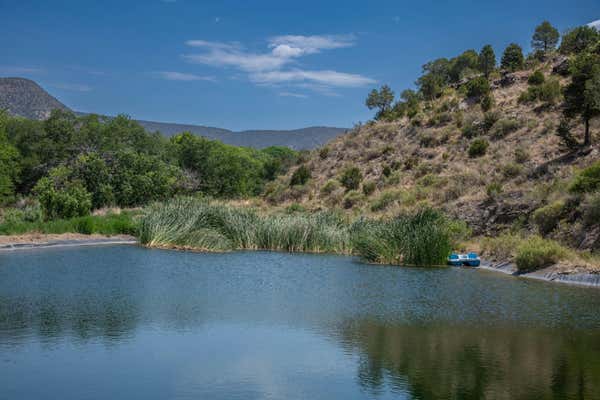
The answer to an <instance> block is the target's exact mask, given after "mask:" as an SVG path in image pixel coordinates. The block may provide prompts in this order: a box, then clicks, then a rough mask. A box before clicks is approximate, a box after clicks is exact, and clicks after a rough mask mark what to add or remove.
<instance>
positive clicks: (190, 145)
mask: <svg viewBox="0 0 600 400" xmlns="http://www.w3.org/2000/svg"><path fill="white" fill-rule="evenodd" d="M297 157H298V155H297V153H296V152H294V151H293V150H290V149H288V148H282V147H271V148H267V149H264V150H255V149H250V148H243V147H236V146H230V145H226V144H223V143H221V142H218V141H211V140H208V139H205V138H202V137H198V136H194V135H192V134H190V133H181V134H179V135H177V136H175V137H173V138H171V139H167V138H164V137H163V136H161V135H160V134H159V133H158V132H154V133H150V132H147V131H145V130H144V128H143V127H142V126H140V125H139V124H138V123H137V122H136V121H133V120H131V119H130V118H128V117H127V116H118V117H115V118H105V117H99V116H97V115H86V116H81V117H77V116H75V115H74V114H72V113H70V112H65V111H60V110H55V111H54V112H52V114H51V115H50V117H49V118H48V119H47V120H45V121H33V120H27V119H23V118H15V117H10V116H8V115H7V114H6V113H0V205H2V204H4V205H6V204H9V203H11V202H14V201H15V200H16V199H17V198H19V197H27V196H35V197H36V198H37V199H38V200H39V201H40V204H41V205H42V208H43V210H44V213H45V216H46V218H49V219H52V218H66V217H73V216H79V215H85V214H87V213H89V212H90V211H91V210H93V209H96V208H101V207H106V206H120V207H133V206H139V205H143V204H146V203H148V202H150V201H154V200H161V199H165V198H168V197H170V196H173V195H175V194H178V193H186V194H193V193H202V194H205V195H209V196H215V197H225V198H232V197H245V196H251V195H256V194H258V193H259V192H260V191H261V190H262V187H263V185H264V184H265V182H266V181H268V180H272V179H274V178H275V177H276V176H277V175H279V174H282V173H284V172H285V171H286V170H287V169H288V168H289V167H290V166H291V165H293V164H294V163H295V162H296V159H297Z"/></svg>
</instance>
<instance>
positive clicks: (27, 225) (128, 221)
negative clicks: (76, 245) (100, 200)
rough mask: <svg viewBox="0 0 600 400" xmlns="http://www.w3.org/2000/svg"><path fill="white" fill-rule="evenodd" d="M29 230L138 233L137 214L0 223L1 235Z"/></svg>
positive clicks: (12, 220) (47, 232) (41, 231)
mask: <svg viewBox="0 0 600 400" xmlns="http://www.w3.org/2000/svg"><path fill="white" fill-rule="evenodd" d="M29 232H38V233H45V234H60V233H82V234H86V235H89V234H94V233H97V234H103V235H119V234H126V235H136V234H137V222H136V221H135V215H134V214H132V213H129V212H122V213H120V214H107V215H102V216H100V215H88V216H85V217H76V218H70V219H57V220H52V221H41V220H37V221H27V220H25V219H15V218H11V219H8V220H4V221H3V222H2V223H0V235H19V234H24V233H29Z"/></svg>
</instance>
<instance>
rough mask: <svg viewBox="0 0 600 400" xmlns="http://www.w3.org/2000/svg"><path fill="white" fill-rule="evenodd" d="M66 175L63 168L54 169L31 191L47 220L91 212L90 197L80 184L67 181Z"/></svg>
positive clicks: (66, 171) (65, 170)
mask: <svg viewBox="0 0 600 400" xmlns="http://www.w3.org/2000/svg"><path fill="white" fill-rule="evenodd" d="M68 174H69V171H68V170H67V169H66V168H64V167H59V168H55V169H54V170H53V171H52V172H51V173H50V176H49V177H45V178H42V179H40V180H39V181H38V183H37V184H36V186H35V187H34V189H33V193H34V194H35V195H36V197H37V199H38V200H39V202H40V205H41V207H42V210H43V212H44V217H45V219H47V220H51V219H58V218H73V217H79V216H84V215H87V214H89V213H90V211H91V208H92V196H91V195H90V194H89V193H88V192H87V191H86V190H85V188H84V187H83V185H82V184H81V183H79V182H70V181H68Z"/></svg>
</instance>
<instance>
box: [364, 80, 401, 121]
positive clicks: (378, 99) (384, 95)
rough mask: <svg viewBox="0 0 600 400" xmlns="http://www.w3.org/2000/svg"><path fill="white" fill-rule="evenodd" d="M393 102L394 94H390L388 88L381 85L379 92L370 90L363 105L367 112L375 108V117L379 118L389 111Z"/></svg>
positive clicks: (390, 90) (390, 91)
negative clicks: (365, 106) (367, 109)
mask: <svg viewBox="0 0 600 400" xmlns="http://www.w3.org/2000/svg"><path fill="white" fill-rule="evenodd" d="M393 101H394V92H392V89H390V87H389V86H387V85H383V86H382V87H381V89H379V90H377V89H373V90H371V92H370V93H369V96H368V97H367V100H366V101H365V104H366V105H367V107H368V108H369V110H372V109H374V108H376V109H377V110H378V111H377V116H378V117H381V116H383V115H385V114H386V113H387V112H389V111H390V108H391V106H392V102H393Z"/></svg>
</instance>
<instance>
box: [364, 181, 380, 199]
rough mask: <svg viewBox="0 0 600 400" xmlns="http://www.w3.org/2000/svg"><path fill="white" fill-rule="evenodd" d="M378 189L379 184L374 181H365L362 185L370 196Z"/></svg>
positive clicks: (365, 192) (366, 194) (365, 193)
mask: <svg viewBox="0 0 600 400" xmlns="http://www.w3.org/2000/svg"><path fill="white" fill-rule="evenodd" d="M375 189H377V184H376V183H375V182H373V181H367V182H364V183H363V185H362V191H363V193H364V195H365V196H370V195H371V194H373V192H374V191H375Z"/></svg>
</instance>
